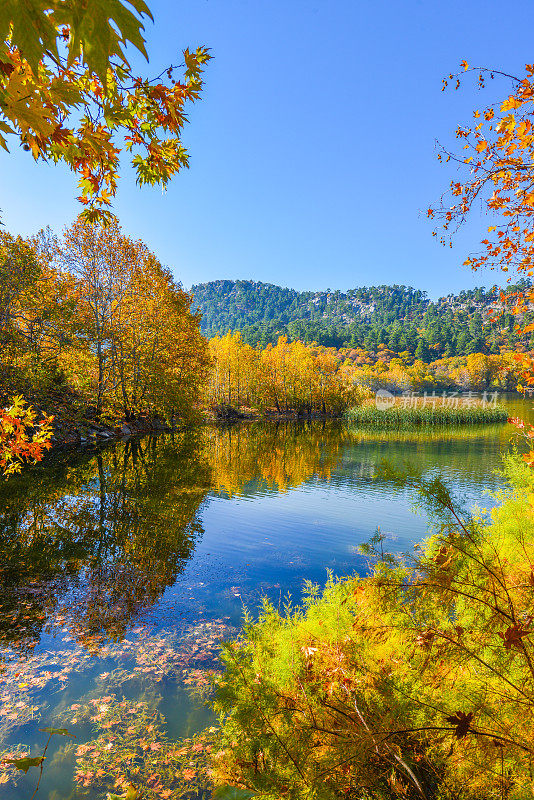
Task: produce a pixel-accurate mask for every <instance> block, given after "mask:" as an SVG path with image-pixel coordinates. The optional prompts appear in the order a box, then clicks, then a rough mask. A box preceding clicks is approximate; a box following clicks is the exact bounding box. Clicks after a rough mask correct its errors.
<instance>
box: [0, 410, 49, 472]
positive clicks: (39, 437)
mask: <svg viewBox="0 0 534 800" xmlns="http://www.w3.org/2000/svg"><path fill="white" fill-rule="evenodd" d="M52 421H53V417H47V416H45V417H43V418H42V420H41V421H40V422H39V423H38V424H36V414H35V412H34V411H33V409H32V407H31V406H26V404H25V403H24V400H23V398H22V397H21V396H17V397H14V398H13V403H12V405H11V406H10V407H9V408H4V409H0V468H1V469H2V471H3V473H4V475H12V474H13V473H14V472H20V470H21V469H22V464H23V463H24V462H28V461H29V462H36V461H40V460H41V459H42V457H43V455H44V451H45V450H48V449H49V447H50V437H51V436H52V429H51V424H52Z"/></svg>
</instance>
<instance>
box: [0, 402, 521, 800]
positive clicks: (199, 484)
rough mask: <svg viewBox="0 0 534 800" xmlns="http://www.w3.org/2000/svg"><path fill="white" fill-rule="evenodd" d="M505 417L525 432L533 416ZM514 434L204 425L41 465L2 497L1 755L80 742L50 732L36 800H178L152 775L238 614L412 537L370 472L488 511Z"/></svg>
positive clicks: (8, 774) (409, 520) (191, 722)
mask: <svg viewBox="0 0 534 800" xmlns="http://www.w3.org/2000/svg"><path fill="white" fill-rule="evenodd" d="M506 402H507V405H508V408H509V411H510V413H511V414H512V415H519V416H522V417H523V418H525V419H533V420H534V416H533V414H532V411H531V407H532V401H524V400H518V399H508V400H507V401H506ZM512 433H513V429H512V428H511V426H509V425H501V426H496V427H488V428H485V429H471V428H464V429H462V430H452V429H451V430H445V431H429V432H427V433H425V434H421V433H417V432H400V433H390V432H388V433H383V434H381V433H379V432H378V433H377V432H365V431H358V430H356V429H354V428H351V427H347V426H346V425H344V424H343V423H341V422H338V421H326V422H322V421H314V422H303V423H298V422H280V423H275V422H271V423H259V422H249V423H243V424H239V425H236V426H232V427H217V426H215V425H214V426H203V427H199V428H198V429H194V430H190V431H187V432H184V433H179V434H175V435H174V436H169V435H165V436H159V437H157V438H156V437H146V438H144V439H133V440H129V441H124V442H119V443H115V444H113V445H110V446H108V447H106V448H104V449H102V450H100V451H98V452H92V453H89V452H86V453H83V454H79V453H74V452H71V453H63V454H60V455H56V456H54V457H53V458H50V459H49V460H48V461H47V462H46V464H40V465H37V466H36V467H34V468H31V469H29V470H27V471H26V472H25V474H24V475H22V476H15V477H14V478H13V479H10V481H9V482H7V483H4V484H2V485H1V486H0V525H1V527H0V575H1V577H2V594H1V597H0V645H1V649H2V652H1V654H0V670H1V671H0V751H1V752H2V754H3V757H11V758H13V757H20V756H22V755H24V754H27V753H30V754H31V755H32V756H39V755H40V753H41V752H42V750H43V747H44V745H45V743H46V740H47V735H46V734H45V733H42V732H39V728H45V727H49V726H52V727H55V728H65V729H67V731H68V732H70V733H72V734H74V735H75V736H76V739H72V738H71V737H63V736H60V735H54V736H53V738H52V740H51V742H50V745H49V747H48V750H47V753H46V755H47V759H46V762H44V768H43V772H42V778H41V782H40V786H39V790H38V795H37V796H38V797H42V798H50V800H52V798H53V800H67V798H69V799H70V800H74V799H75V798H78V797H79V798H82V797H86V798H90V799H92V798H95V799H96V798H100V799H101V800H103V799H104V798H105V797H106V792H107V791H109V790H110V789H113V784H108V785H107V786H106V785H105V780H106V778H105V775H106V774H109V772H110V771H111V774H113V775H114V777H116V776H117V775H119V778H118V779H117V780H119V783H118V784H117V785H116V787H115V789H113V791H116V792H117V793H122V791H123V789H124V788H126V786H127V783H124V781H123V779H122V778H120V774H122V773H124V774H126V775H128V776H130V778H129V779H131V777H132V776H133V778H134V781H136V780H137V777H136V776H139V775H141V776H143V781H145V783H146V787H147V792H148V794H147V795H146V796H147V797H154V798H156V797H162V798H169V797H170V798H171V800H174V798H177V797H179V796H180V792H179V791H178V789H176V788H175V786H174V784H172V781H171V784H166V783H165V782H162V780H163V779H162V775H163V776H164V777H165V774H166V773H165V772H164V770H163V771H162V768H161V761H160V762H158V760H157V759H158V757H160V755H161V753H162V752H170V751H169V748H171V747H173V746H174V742H175V741H176V740H178V739H183V738H184V737H185V738H190V737H193V736H194V735H195V734H196V733H197V732H198V731H201V730H202V729H204V728H206V727H207V726H210V725H211V724H212V719H211V717H210V712H209V710H208V709H207V708H206V707H205V705H204V703H203V699H204V696H205V691H206V684H207V681H208V677H207V676H208V675H209V670H210V669H212V668H214V667H216V659H217V646H218V644H217V643H218V641H219V639H220V637H221V636H224V637H227V636H233V635H235V634H236V633H237V632H238V630H239V627H240V625H241V622H242V618H243V608H244V607H246V608H248V609H249V611H250V613H252V614H254V613H255V611H256V610H257V608H258V604H259V603H260V602H261V598H262V597H264V596H267V597H269V598H270V599H271V600H272V601H273V602H274V603H276V604H279V603H280V604H284V603H286V602H287V601H288V597H289V596H291V598H292V601H293V602H297V601H298V600H299V598H300V596H301V590H302V586H303V582H304V581H305V580H311V581H313V582H317V583H324V581H325V580H326V578H327V573H328V571H329V570H331V571H332V572H333V573H334V574H336V575H344V574H347V573H351V572H353V571H355V570H356V571H360V572H362V571H365V569H366V562H365V560H364V558H363V557H362V556H361V555H360V554H359V552H358V545H360V544H361V543H362V542H365V541H367V540H368V539H369V538H370V537H371V536H372V535H373V534H374V533H375V531H376V530H377V528H378V527H379V528H380V531H381V532H382V533H383V534H384V535H385V537H386V544H387V547H388V549H389V550H391V551H393V552H398V553H400V552H403V551H406V550H410V549H411V548H412V547H413V544H414V543H416V542H418V541H420V540H421V539H423V538H424V537H425V535H426V533H427V531H428V526H429V521H428V519H427V518H426V516H425V515H424V514H423V513H417V514H415V513H414V512H413V510H412V503H413V500H414V498H413V496H412V495H411V493H410V492H409V491H407V490H398V489H395V488H393V487H392V486H391V485H388V484H387V483H385V482H384V481H381V480H377V479H375V470H376V467H377V465H378V464H379V463H380V461H381V460H382V459H388V460H390V461H392V462H394V463H399V464H400V463H402V462H403V461H409V462H411V463H414V464H416V465H418V466H419V467H420V468H421V469H422V470H423V471H424V472H425V474H427V475H429V474H435V473H437V472H439V473H441V474H442V475H443V476H444V477H445V479H446V480H447V481H448V482H449V483H450V484H451V485H452V487H453V489H454V492H455V494H456V495H457V496H458V497H459V498H461V499H463V500H465V501H467V502H468V503H469V504H471V505H473V504H478V505H481V506H483V507H488V506H489V505H491V503H492V500H491V498H490V497H489V496H488V494H487V490H488V489H496V488H498V487H499V486H501V485H502V477H501V476H500V474H499V467H500V464H501V454H502V452H503V451H505V450H506V449H507V448H508V447H509V443H510V436H511V435H512ZM125 742H126V745H125V744H124V743H125ZM119 743H120V745H121V747H122V748H123V749H122V750H120V753H119V749H118V748H119ZM125 747H126V749H124V748H125ZM199 747H200V746H199ZM121 754H122V755H121ZM190 756H191V758H192V759H193V760H192V761H191V762H188V763H189V764H190V766H189V767H188V769H189V772H188V775H189V774H190V773H191V780H192V781H193V780H194V773H195V762H194V755H191V753H190V752H189V751H188V753H187V754H186V757H187V758H189V757H190ZM113 759H115V760H113ZM119 762H121V766H120V769H119V766H118V765H119ZM100 773H102V774H100ZM38 777H39V770H38V769H36V768H32V769H30V770H29V772H28V774H27V775H24V774H23V773H22V772H20V771H15V770H14V769H13V767H11V766H7V767H5V768H4V770H3V772H2V770H1V769H0V798H10V800H11V799H12V800H19V798H20V800H29V798H31V796H32V793H33V791H34V789H35V786H36V784H37V780H38ZM171 777H172V776H171ZM120 781H123V782H122V783H121V782H120ZM169 785H171V789H170V790H169V788H168V786H169ZM192 785H193V784H192ZM172 787H174V788H172ZM191 796H194V795H191Z"/></svg>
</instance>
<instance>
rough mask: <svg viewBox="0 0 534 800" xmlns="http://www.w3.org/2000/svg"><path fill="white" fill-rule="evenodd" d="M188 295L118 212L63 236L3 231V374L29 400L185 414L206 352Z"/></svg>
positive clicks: (107, 410) (101, 410)
mask: <svg viewBox="0 0 534 800" xmlns="http://www.w3.org/2000/svg"><path fill="white" fill-rule="evenodd" d="M190 307H191V298H190V296H189V295H188V294H187V293H185V292H184V291H183V289H182V288H181V286H180V285H179V284H177V283H176V282H175V281H174V279H173V277H172V275H171V273H170V271H169V270H168V269H166V268H164V267H163V266H162V264H161V263H160V262H159V261H158V260H157V258H156V256H155V255H154V254H153V253H151V251H150V250H149V249H148V248H147V247H146V245H144V244H143V243H142V242H141V241H139V240H133V239H131V238H130V237H128V236H126V235H125V234H124V233H123V232H122V230H121V227H120V225H119V224H118V222H117V221H116V220H114V221H113V222H112V223H111V224H109V225H107V226H102V225H100V224H87V223H84V222H83V221H81V220H78V221H77V222H75V223H74V224H73V225H71V226H70V227H69V228H67V229H66V231H65V232H64V235H63V236H62V237H56V236H54V235H53V234H52V233H51V232H50V231H41V232H40V233H39V234H38V235H37V236H35V237H33V238H31V239H29V240H23V239H22V238H21V237H14V236H11V235H10V234H9V233H6V232H2V233H0V346H1V354H2V355H1V362H0V370H1V373H0V378H1V383H2V387H3V389H4V391H8V390H9V389H10V388H13V387H16V389H17V391H23V392H24V393H25V394H27V395H28V396H29V398H30V399H33V398H37V399H40V398H43V397H46V396H47V395H49V394H50V393H55V394H56V395H57V394H58V393H59V394H60V395H62V396H63V397H68V396H69V395H70V396H72V395H73V394H74V395H77V396H79V397H81V398H83V399H84V401H85V403H86V404H88V403H89V404H91V405H92V406H93V408H94V414H95V416H101V415H102V414H112V415H116V414H120V415H123V416H125V417H126V418H127V419H128V418H130V417H131V416H133V415H136V414H140V413H143V414H152V415H153V414H163V415H167V416H169V415H171V414H173V413H174V414H178V415H180V414H184V413H186V412H187V411H189V409H191V408H192V407H193V406H194V405H195V404H196V403H197V401H198V398H199V392H200V389H201V387H202V385H203V382H204V380H205V377H206V373H207V368H208V350H207V344H206V341H205V339H204V337H203V336H202V335H201V334H200V330H199V317H198V315H195V314H193V313H192V312H191V309H190Z"/></svg>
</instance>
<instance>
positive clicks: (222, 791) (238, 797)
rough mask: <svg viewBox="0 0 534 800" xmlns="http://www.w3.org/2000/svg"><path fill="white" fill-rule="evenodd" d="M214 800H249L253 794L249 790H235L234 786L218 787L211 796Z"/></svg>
mask: <svg viewBox="0 0 534 800" xmlns="http://www.w3.org/2000/svg"><path fill="white" fill-rule="evenodd" d="M212 797H213V798H214V800H250V798H251V797H254V792H251V791H249V789H236V787H235V786H219V787H218V788H217V789H215V791H214V792H213V794H212Z"/></svg>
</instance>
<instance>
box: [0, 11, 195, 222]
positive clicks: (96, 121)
mask: <svg viewBox="0 0 534 800" xmlns="http://www.w3.org/2000/svg"><path fill="white" fill-rule="evenodd" d="M146 20H152V15H151V12H150V9H149V8H148V6H147V5H146V3H145V2H144V0H127V1H126V0H88V2H82V0H74V1H73V2H67V0H31V2H27V3H21V2H19V0H5V1H4V2H2V3H1V4H0V145H1V146H2V147H3V148H4V149H5V150H7V149H8V146H9V142H10V140H13V141H17V140H18V141H19V142H21V143H22V146H23V148H24V149H25V150H27V151H28V152H30V153H31V154H32V156H33V158H34V159H35V160H36V161H38V160H42V161H49V162H53V163H58V162H60V161H61V162H63V163H65V164H67V166H68V167H69V168H70V169H71V170H72V171H74V172H75V173H76V174H77V176H78V186H79V189H80V195H79V197H78V199H79V200H80V202H81V203H82V204H83V205H84V206H85V210H84V212H83V213H84V216H85V218H86V219H87V220H95V219H97V218H98V219H100V220H107V219H109V214H110V212H109V206H110V204H111V201H112V199H113V197H114V196H115V193H116V190H117V172H118V168H119V159H120V155H121V152H122V151H123V150H125V151H126V152H127V153H130V154H131V156H132V165H133V167H134V169H135V172H136V178H137V183H138V184H140V185H143V184H160V185H162V186H163V187H165V186H166V185H167V184H168V182H169V180H170V179H171V178H172V176H173V175H174V174H175V173H176V172H178V171H179V170H180V169H182V168H183V167H186V166H187V165H188V153H187V150H186V148H185V147H184V145H183V143H182V140H181V132H182V128H183V126H184V124H185V122H186V111H185V109H186V106H187V104H188V103H190V102H194V101H195V100H197V99H198V98H199V96H200V92H201V89H202V71H203V68H204V65H205V64H206V63H207V61H208V60H209V59H210V55H209V53H208V51H207V50H206V48H204V47H198V48H196V49H195V50H194V51H190V50H188V49H186V50H185V51H184V53H183V65H182V67H177V66H175V65H170V66H168V67H167V68H166V69H163V70H162V71H160V74H159V75H156V76H154V77H152V78H146V77H143V76H140V75H137V74H136V73H135V72H134V71H133V69H132V67H131V65H130V62H129V56H128V55H127V49H128V47H129V48H130V49H131V48H134V50H137V51H138V52H139V53H141V54H142V55H143V56H145V57H146V58H147V59H148V56H147V52H146V48H145V37H144V22H145V21H146ZM182 68H183V71H182V74H181V75H180V74H179V70H181V69H182Z"/></svg>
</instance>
